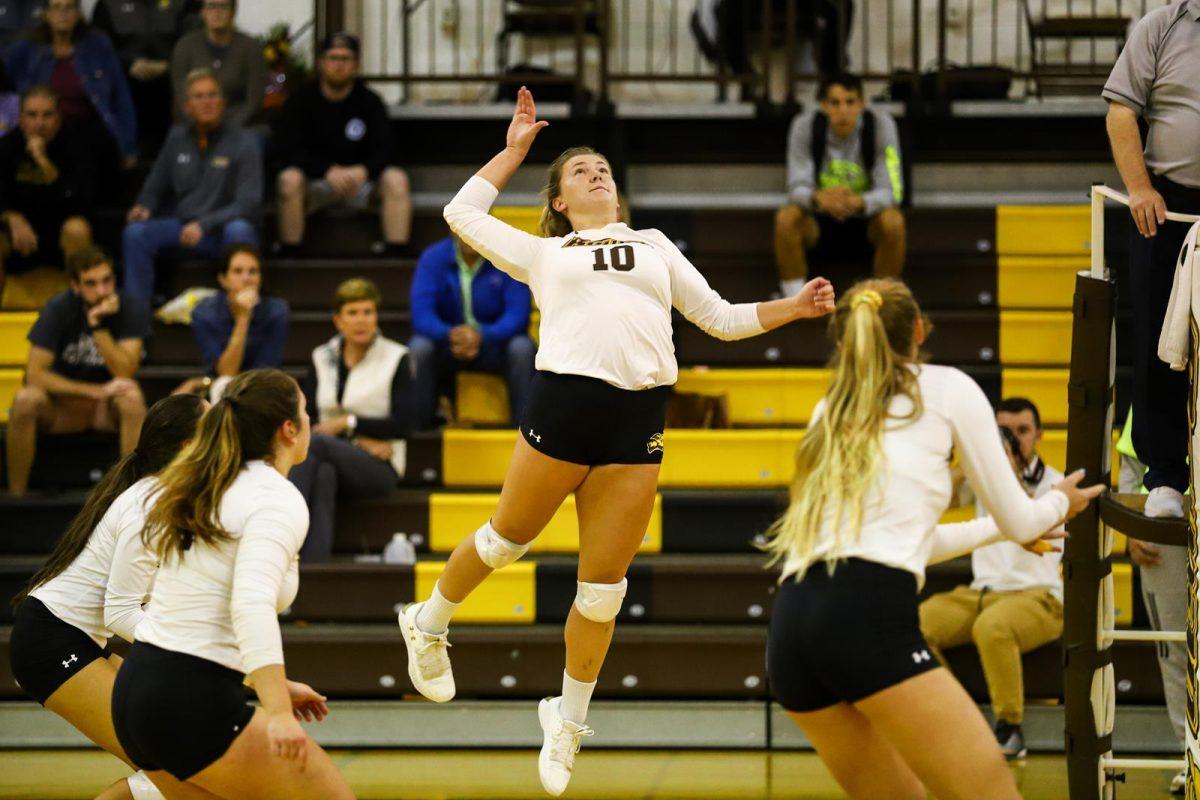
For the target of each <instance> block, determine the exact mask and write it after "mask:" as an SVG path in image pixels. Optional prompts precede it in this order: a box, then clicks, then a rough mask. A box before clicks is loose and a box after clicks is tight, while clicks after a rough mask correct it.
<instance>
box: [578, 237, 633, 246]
mask: <svg viewBox="0 0 1200 800" xmlns="http://www.w3.org/2000/svg"><path fill="white" fill-rule="evenodd" d="M606 244H641V242H626V241H624V240H622V239H597V240H596V241H594V242H593V241H588V240H587V239H580V238H579V237H576V238H574V239H568V240H567V241H565V242H563V247H601V246H603V245H606Z"/></svg>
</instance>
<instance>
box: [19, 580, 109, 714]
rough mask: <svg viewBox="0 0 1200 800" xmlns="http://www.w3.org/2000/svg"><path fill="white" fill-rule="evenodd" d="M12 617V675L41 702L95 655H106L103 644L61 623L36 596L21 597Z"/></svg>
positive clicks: (95, 657)
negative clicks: (22, 598)
mask: <svg viewBox="0 0 1200 800" xmlns="http://www.w3.org/2000/svg"><path fill="white" fill-rule="evenodd" d="M13 617H14V618H13V627H12V634H11V636H10V637H9V640H8V658H9V662H10V666H11V667H12V674H13V678H15V679H16V681H17V684H18V685H19V686H20V687H21V688H22V689H24V690H25V693H26V694H28V695H29V696H30V697H32V698H33V699H34V700H37V701H38V702H39V703H41V704H42V705H46V699H47V698H49V697H50V695H52V694H54V693H55V692H57V691H58V688H59V687H60V686H62V685H63V684H64V683H66V682H67V681H68V680H70V679H71V678H73V677H75V674H76V673H77V672H79V670H81V669H83V668H84V667H86V666H87V665H88V664H90V663H92V662H93V661H95V660H96V659H97V658H108V655H109V651H108V648H107V647H101V646H100V645H98V644H96V642H95V640H93V639H92V637H90V636H88V635H87V634H86V633H84V632H83V631H81V630H79V628H76V627H75V626H74V625H70V624H68V623H66V622H63V621H62V620H61V619H59V618H58V617H56V616H55V615H54V612H53V611H51V610H50V609H48V608H46V605H45V604H44V603H43V602H42V601H41V600H38V599H37V598H36V597H26V598H25V599H24V600H22V601H21V605H19V606H17V610H16V613H15V614H14V615H13Z"/></svg>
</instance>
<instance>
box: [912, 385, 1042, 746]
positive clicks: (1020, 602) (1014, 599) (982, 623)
mask: <svg viewBox="0 0 1200 800" xmlns="http://www.w3.org/2000/svg"><path fill="white" fill-rule="evenodd" d="M996 422H997V423H998V424H999V425H1000V431H1001V434H1002V435H1003V436H1004V439H1005V442H1006V444H1007V445H1008V450H1009V454H1010V457H1011V459H1012V462H1013V469H1014V470H1015V471H1016V472H1017V475H1018V476H1019V477H1020V478H1021V483H1022V485H1023V486H1024V487H1025V490H1026V491H1027V492H1029V495H1030V496H1031V497H1040V496H1041V495H1043V494H1045V493H1046V492H1048V491H1050V490H1051V489H1052V488H1053V487H1054V485H1055V484H1056V483H1058V482H1059V481H1061V480H1062V478H1063V476H1062V474H1061V473H1060V472H1058V471H1057V470H1055V469H1054V468H1053V467H1050V466H1048V465H1047V464H1045V463H1044V462H1043V461H1042V459H1041V457H1040V456H1039V455H1038V452H1037V445H1038V442H1040V441H1041V439H1042V423H1041V416H1040V415H1039V414H1038V410H1037V407H1036V406H1035V405H1034V404H1033V403H1032V402H1030V401H1029V400H1026V399H1025V398H1021V397H1012V398H1009V399H1006V400H1004V401H1003V402H1001V403H1000V405H999V407H998V408H997V410H996ZM980 513H981V514H982V513H983V512H980ZM1061 560H1062V554H1061V553H1060V552H1049V553H1045V554H1042V555H1039V554H1037V553H1035V552H1030V551H1029V550H1027V549H1026V548H1024V547H1022V546H1021V545H1019V544H1016V543H1015V542H1008V541H1005V542H999V543H997V544H993V545H989V546H988V547H982V548H980V549H978V550H976V551H975V552H974V553H972V554H971V572H972V575H973V580H972V581H971V585H970V586H959V587H957V588H955V589H954V590H953V591H950V592H943V593H941V594H936V595H934V596H933V597H930V598H929V599H928V600H926V601H925V602H923V603H922V604H921V609H920V614H921V633H922V634H924V636H925V641H926V642H927V643H928V644H929V649H930V650H931V651H933V653H934V654H935V655H936V656H937V657H938V659H939V660H941V661H942V662H943V663H944V662H945V659H944V658H943V656H942V651H943V650H945V649H946V648H950V647H958V646H960V645H965V644H969V643H971V642H974V644H975V646H976V647H977V648H978V649H979V660H980V662H981V663H982V664H983V674H984V678H985V679H986V680H987V685H988V694H989V695H990V696H991V700H992V710H993V712H994V714H995V717H996V738H997V740H998V741H999V742H1000V749H1001V750H1002V751H1003V752H1004V755H1005V756H1006V757H1008V758H1022V757H1024V756H1025V753H1026V750H1025V736H1024V733H1023V732H1022V730H1021V722H1022V720H1023V718H1024V712H1025V689H1024V683H1023V680H1022V674H1021V654H1022V653H1028V652H1029V651H1031V650H1036V649H1037V648H1039V647H1041V646H1042V645H1044V644H1047V643H1049V642H1053V641H1054V640H1056V639H1058V638H1059V637H1060V636H1061V635H1062V630H1063V609H1062V595H1063V589H1062V577H1061V575H1060V573H1059V563H1060V562H1061Z"/></svg>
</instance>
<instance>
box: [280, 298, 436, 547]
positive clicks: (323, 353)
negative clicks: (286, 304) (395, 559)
mask: <svg viewBox="0 0 1200 800" xmlns="http://www.w3.org/2000/svg"><path fill="white" fill-rule="evenodd" d="M380 302H381V297H380V294H379V289H377V288H376V287H375V284H373V283H371V282H370V281H368V280H365V279H362V278H354V279H351V280H348V281H345V282H343V283H342V284H341V285H340V286H338V288H337V291H336V292H335V293H334V297H333V324H334V327H336V328H337V331H338V335H337V336H335V337H333V338H332V339H330V340H329V341H328V342H326V343H325V344H323V345H321V346H320V347H318V348H317V349H315V350H313V357H312V364H310V365H309V368H308V373H307V375H305V378H304V384H303V389H304V395H305V397H306V398H307V399H308V415H309V418H310V419H311V420H312V441H311V443H310V444H309V447H308V458H307V459H305V460H304V462H303V463H302V464H298V465H297V466H295V467H293V468H292V471H291V474H290V475H289V476H288V479H289V480H291V482H292V483H294V484H296V487H297V488H298V489H299V490H300V492H301V494H303V495H304V499H305V500H306V501H307V503H308V509H309V526H308V538H307V539H305V541H304V549H303V550H301V551H300V559H301V560H302V561H326V560H328V558H329V555H330V553H331V552H332V551H333V535H334V522H335V518H336V512H337V496H338V495H339V494H341V495H343V496H348V497H353V498H365V497H376V496H378V495H383V494H387V492H388V491H390V490H391V489H393V488H394V487H395V486H396V482H397V481H398V480H399V479H400V478H401V477H403V475H404V471H405V463H406V452H407V448H406V442H405V440H404V437H406V436H408V435H409V433H411V432H412V430H413V428H414V426H413V420H412V399H413V398H412V388H411V383H412V378H411V374H412V371H411V368H410V364H409V362H408V358H407V356H408V348H406V347H405V346H404V345H402V344H400V343H398V342H394V341H392V340H391V339H388V338H387V337H386V336H384V335H383V334H382V333H380V332H379V304H380Z"/></svg>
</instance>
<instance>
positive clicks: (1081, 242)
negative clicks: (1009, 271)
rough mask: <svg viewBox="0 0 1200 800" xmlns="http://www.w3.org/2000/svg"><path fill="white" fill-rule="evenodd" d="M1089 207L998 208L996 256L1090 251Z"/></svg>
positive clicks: (1083, 253) (1085, 252)
mask: <svg viewBox="0 0 1200 800" xmlns="http://www.w3.org/2000/svg"><path fill="white" fill-rule="evenodd" d="M1091 224H1092V215H1091V206H1088V205H1077V206H999V207H997V208H996V254H997V255H999V256H1025V255H1028V256H1072V255H1074V256H1078V255H1087V254H1088V252H1089V251H1090V250H1091V236H1092V228H1091Z"/></svg>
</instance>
